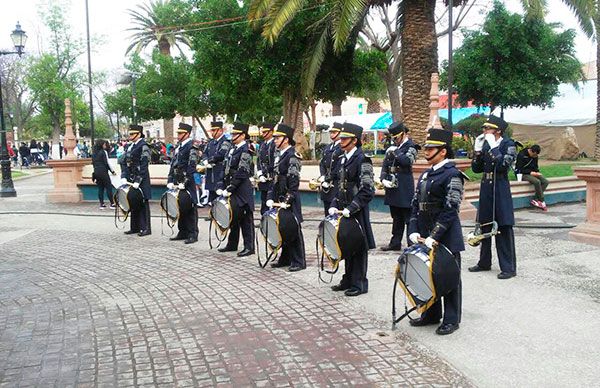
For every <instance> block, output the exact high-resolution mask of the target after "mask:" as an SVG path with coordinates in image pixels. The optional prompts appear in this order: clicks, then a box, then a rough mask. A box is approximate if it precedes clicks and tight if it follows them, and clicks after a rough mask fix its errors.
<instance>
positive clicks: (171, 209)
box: [160, 189, 193, 222]
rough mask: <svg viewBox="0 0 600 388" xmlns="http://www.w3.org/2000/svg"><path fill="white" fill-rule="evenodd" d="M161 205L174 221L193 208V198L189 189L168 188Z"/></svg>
mask: <svg viewBox="0 0 600 388" xmlns="http://www.w3.org/2000/svg"><path fill="white" fill-rule="evenodd" d="M160 207H161V208H162V209H163V211H164V212H165V215H166V216H167V217H168V218H169V219H170V220H171V221H173V222H174V221H177V220H178V219H179V217H180V216H181V215H182V214H186V213H187V212H188V211H190V210H191V209H192V208H193V207H192V198H191V196H190V194H189V193H188V192H187V190H179V189H172V190H167V191H165V193H164V194H163V195H162V197H161V198H160Z"/></svg>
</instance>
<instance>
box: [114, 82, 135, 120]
mask: <svg viewBox="0 0 600 388" xmlns="http://www.w3.org/2000/svg"><path fill="white" fill-rule="evenodd" d="M138 77H139V74H138V73H134V72H127V73H125V74H123V76H121V79H120V80H119V81H117V84H118V85H131V121H132V123H133V124H137V112H136V103H137V98H136V94H135V93H136V90H135V81H136V79H137V78H138Z"/></svg>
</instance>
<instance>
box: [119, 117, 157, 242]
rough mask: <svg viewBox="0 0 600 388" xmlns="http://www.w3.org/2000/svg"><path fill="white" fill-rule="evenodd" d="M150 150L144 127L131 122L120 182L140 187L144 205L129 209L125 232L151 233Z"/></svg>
mask: <svg viewBox="0 0 600 388" xmlns="http://www.w3.org/2000/svg"><path fill="white" fill-rule="evenodd" d="M150 157H151V151H150V147H148V144H146V141H145V140H144V127H142V126H141V125H135V124H132V125H130V126H129V145H128V146H127V150H126V151H125V157H124V158H123V161H124V163H123V164H122V165H121V184H127V183H128V182H129V183H133V184H132V186H133V188H134V189H138V188H140V189H141V190H142V193H143V194H144V205H143V206H142V208H141V209H135V210H134V209H133V208H132V210H131V229H130V230H128V231H127V232H125V234H134V233H137V234H138V235H139V236H147V235H149V234H151V233H152V227H151V219H150V205H149V203H148V201H149V200H150V198H152V187H151V185H150V172H149V171H148V165H149V164H150Z"/></svg>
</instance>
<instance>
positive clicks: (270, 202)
mask: <svg viewBox="0 0 600 388" xmlns="http://www.w3.org/2000/svg"><path fill="white" fill-rule="evenodd" d="M274 203H275V202H274V201H273V200H272V199H269V200H267V202H266V203H265V205H267V207H268V208H269V209H270V208H272V207H273V204H274Z"/></svg>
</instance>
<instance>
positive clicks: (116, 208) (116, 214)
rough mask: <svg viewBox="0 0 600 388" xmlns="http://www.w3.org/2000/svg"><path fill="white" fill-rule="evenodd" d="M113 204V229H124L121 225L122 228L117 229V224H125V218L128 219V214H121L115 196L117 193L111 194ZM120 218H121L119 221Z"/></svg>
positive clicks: (117, 197) (116, 196)
mask: <svg viewBox="0 0 600 388" xmlns="http://www.w3.org/2000/svg"><path fill="white" fill-rule="evenodd" d="M113 202H114V204H115V227H116V228H117V229H125V225H123V227H122V228H119V224H118V222H120V223H121V224H125V222H126V221H127V218H129V213H130V212H123V211H122V210H121V207H120V206H119V196H118V195H117V192H115V193H114V194H113ZM121 217H123V218H122V219H121ZM117 221H118V222H117Z"/></svg>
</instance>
